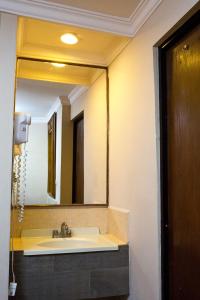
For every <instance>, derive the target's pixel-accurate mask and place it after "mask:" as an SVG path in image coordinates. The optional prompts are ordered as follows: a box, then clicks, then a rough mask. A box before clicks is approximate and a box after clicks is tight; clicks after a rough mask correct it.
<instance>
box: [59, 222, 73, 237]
mask: <svg viewBox="0 0 200 300" xmlns="http://www.w3.org/2000/svg"><path fill="white" fill-rule="evenodd" d="M60 235H61V237H63V238H64V237H71V236H72V232H71V230H70V229H69V227H68V225H67V224H66V223H65V222H63V223H62V224H61V231H60Z"/></svg>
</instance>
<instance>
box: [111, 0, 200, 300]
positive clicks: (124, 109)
mask: <svg viewBox="0 0 200 300" xmlns="http://www.w3.org/2000/svg"><path fill="white" fill-rule="evenodd" d="M196 2H197V1H195V0H189V1H188V0H176V1H174V0H163V1H162V2H161V5H160V6H159V7H158V8H157V10H156V11H155V12H154V14H153V15H152V16H151V17H150V19H149V20H148V21H147V22H146V24H145V25H144V26H143V28H142V29H141V30H140V31H139V32H138V33H137V35H136V36H135V37H134V38H133V40H132V41H131V42H130V44H129V45H128V46H127V47H126V49H125V50H124V51H123V52H122V53H121V55H120V56H119V57H118V58H117V59H116V60H115V61H114V62H113V63H112V65H111V66H110V68H109V76H110V204H111V205H112V206H115V207H116V206H117V207H121V208H126V209H129V210H130V223H129V237H130V255H131V257H130V287H131V296H130V299H131V300H158V299H160V292H161V274H160V199H159V173H158V168H159V163H158V162H159V151H158V148H157V144H158V143H159V134H158V133H157V132H156V127H158V121H157V120H158V119H157V116H156V112H157V111H158V102H157V99H156V93H157V83H158V82H157V81H156V82H155V81H154V72H155V68H154V60H153V45H154V44H155V43H156V42H157V41H158V40H159V39H160V38H161V37H162V36H163V35H164V34H165V33H166V32H167V31H168V30H169V29H170V28H171V27H172V26H173V25H174V24H175V23H176V22H177V21H178V20H179V19H180V18H181V17H182V16H183V15H184V14H185V13H186V12H187V11H188V10H189V9H190V8H191V7H192V6H193V5H194V4H195V3H196Z"/></svg>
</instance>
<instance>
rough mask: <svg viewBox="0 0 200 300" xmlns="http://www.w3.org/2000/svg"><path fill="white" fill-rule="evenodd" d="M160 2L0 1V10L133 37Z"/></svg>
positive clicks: (159, 0) (128, 0)
mask: <svg viewBox="0 0 200 300" xmlns="http://www.w3.org/2000/svg"><path fill="white" fill-rule="evenodd" d="M161 2H162V0H123V1H122V0H0V11H4V12H9V13H13V14H16V15H19V16H28V17H31V18H36V19H43V20H48V21H52V22H58V23H63V24H68V25H74V26H79V27H84V28H90V29H94V30H98V31H104V32H111V33H114V34H118V35H124V36H131V37H133V36H134V35H135V34H136V32H137V31H138V30H139V29H140V28H141V27H142V26H143V24H144V23H145V22H146V20H147V19H148V18H149V17H150V16H151V14H152V13H153V12H154V11H155V9H156V8H157V7H158V6H159V5H160V3H161ZM66 4H67V5H66Z"/></svg>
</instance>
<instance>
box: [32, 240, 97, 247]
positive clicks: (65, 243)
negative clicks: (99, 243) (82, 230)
mask: <svg viewBox="0 0 200 300" xmlns="http://www.w3.org/2000/svg"><path fill="white" fill-rule="evenodd" d="M94 244H95V241H94V240H89V239H76V238H56V239H51V240H49V241H44V242H41V243H38V246H40V247H45V248H62V249H65V248H66V247H67V248H68V247H70V248H72V247H73V248H74V247H85V246H94Z"/></svg>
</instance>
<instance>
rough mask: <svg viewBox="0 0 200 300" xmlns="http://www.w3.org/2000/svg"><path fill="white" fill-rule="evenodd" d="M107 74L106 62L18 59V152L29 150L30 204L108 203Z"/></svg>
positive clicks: (25, 153)
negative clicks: (88, 63)
mask: <svg viewBox="0 0 200 300" xmlns="http://www.w3.org/2000/svg"><path fill="white" fill-rule="evenodd" d="M106 77H107V76H106V69H105V68H96V67H95V68H94V67H88V66H81V65H74V64H59V63H49V62H41V61H34V60H26V59H18V64H17V85H16V103H15V116H16V117H15V128H14V129H15V130H14V131H15V141H14V144H15V145H14V152H15V156H17V155H18V156H17V157H20V154H21V157H22V156H26V159H25V160H26V161H25V162H24V163H23V164H22V165H20V168H23V170H21V171H22V172H23V173H26V176H25V177H26V178H25V186H26V188H25V196H24V198H25V199H24V200H25V205H72V204H75V205H77V204H106V198H107V195H106V185H107V183H106V180H107V179H106V178H107V80H106ZM24 116H25V117H27V116H30V117H31V124H30V125H29V124H28V125H29V126H27V125H26V128H25V127H24V128H22V127H21V133H22V134H24V132H25V131H26V136H27V139H25V140H23V139H21V142H20V138H22V136H20V134H21V133H20V131H19V130H18V129H19V128H18V127H19V124H20V126H22V124H25V121H24V119H23V118H24ZM22 119H23V120H22ZM20 120H21V121H20ZM17 123H18V124H17ZM17 134H19V136H18V138H19V139H17ZM23 149H24V150H23ZM17 168H19V166H18V167H17Z"/></svg>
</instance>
